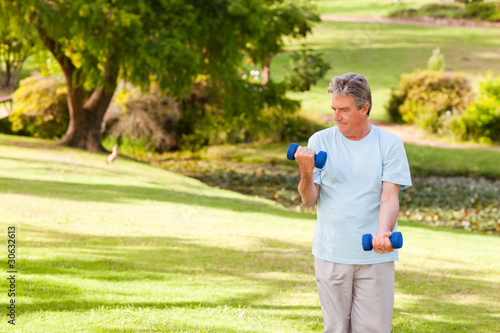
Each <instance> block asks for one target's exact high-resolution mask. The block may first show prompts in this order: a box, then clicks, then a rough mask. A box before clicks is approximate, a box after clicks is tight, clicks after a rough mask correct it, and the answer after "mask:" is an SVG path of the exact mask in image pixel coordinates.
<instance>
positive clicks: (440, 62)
mask: <svg viewBox="0 0 500 333" xmlns="http://www.w3.org/2000/svg"><path fill="white" fill-rule="evenodd" d="M444 66H445V62H444V55H443V54H442V53H441V49H440V48H439V47H436V48H435V49H434V50H432V56H431V57H430V58H429V60H427V69H428V70H430V71H440V70H444Z"/></svg>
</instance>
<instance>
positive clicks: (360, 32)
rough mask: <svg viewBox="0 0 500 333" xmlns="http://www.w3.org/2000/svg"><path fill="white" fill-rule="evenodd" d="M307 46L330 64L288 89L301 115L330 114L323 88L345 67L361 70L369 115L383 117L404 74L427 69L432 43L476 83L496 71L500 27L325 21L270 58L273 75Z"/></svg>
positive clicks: (280, 73)
mask: <svg viewBox="0 0 500 333" xmlns="http://www.w3.org/2000/svg"><path fill="white" fill-rule="evenodd" d="M301 45H305V46H306V47H307V48H311V49H313V50H314V51H315V52H319V53H321V54H323V59H324V60H325V61H326V62H327V63H329V64H330V65H331V69H330V70H329V71H328V72H327V73H326V75H325V76H324V78H323V79H321V80H319V81H318V82H317V83H316V85H314V86H312V87H311V90H310V91H306V92H303V93H300V92H295V93H291V92H290V93H288V95H289V96H290V97H291V98H294V99H297V100H300V101H302V109H303V112H304V113H305V114H310V115H320V114H331V109H330V104H331V101H330V98H331V97H330V96H329V95H328V93H327V91H326V88H327V87H328V84H329V82H330V80H331V79H332V78H333V77H334V76H336V75H340V74H343V73H347V72H355V73H360V74H363V75H364V76H365V77H366V78H367V80H368V83H369V84H370V87H371V89H372V93H373V109H372V112H371V117H372V118H375V119H379V120H387V119H388V116H387V114H386V111H385V105H386V104H387V102H388V100H389V96H390V92H391V88H399V78H400V76H401V75H402V74H405V73H411V72H413V71H415V70H417V69H426V68H427V60H428V59H429V57H430V56H431V55H432V52H433V50H434V49H435V48H437V47H439V48H440V50H441V53H442V54H443V55H444V60H445V69H446V70H447V71H456V72H463V73H465V74H466V75H467V76H468V77H469V78H470V79H471V80H472V82H477V81H478V80H479V79H480V78H481V77H484V76H485V75H486V72H487V71H488V70H492V71H493V73H494V74H495V75H500V30H499V29H476V28H458V27H455V28H448V27H426V26H414V25H395V24H387V23H383V22H380V23H363V22H359V23H355V22H331V21H323V22H321V23H318V24H316V25H315V27H314V29H313V32H312V34H311V35H310V36H308V37H307V38H306V39H303V40H298V41H297V40H289V41H288V43H287V50H286V52H283V53H280V54H278V55H277V56H275V57H274V58H273V61H272V65H271V68H272V78H273V80H276V81H281V80H282V79H283V77H284V74H285V69H286V68H287V66H288V62H289V59H290V54H291V52H292V51H296V50H298V49H300V48H301Z"/></svg>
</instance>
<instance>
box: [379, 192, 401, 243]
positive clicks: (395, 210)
mask: <svg viewBox="0 0 500 333" xmlns="http://www.w3.org/2000/svg"><path fill="white" fill-rule="evenodd" d="M398 214H399V200H398V198H397V197H396V198H391V199H389V200H381V201H380V212H379V216H378V233H377V234H378V235H382V234H384V233H386V232H388V231H391V232H392V230H393V229H394V226H395V225H396V221H397V219H398Z"/></svg>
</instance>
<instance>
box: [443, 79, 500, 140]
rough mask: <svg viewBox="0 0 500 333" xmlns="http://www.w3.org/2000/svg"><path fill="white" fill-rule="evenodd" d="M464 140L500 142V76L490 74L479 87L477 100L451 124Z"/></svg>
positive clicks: (453, 129)
mask: <svg viewBox="0 0 500 333" xmlns="http://www.w3.org/2000/svg"><path fill="white" fill-rule="evenodd" d="M450 127H451V131H452V132H453V133H454V134H455V135H457V136H458V137H460V138H461V139H464V140H473V141H478V142H481V143H491V142H492V141H493V142H500V76H498V77H497V78H496V79H495V78H493V76H492V75H491V74H489V75H488V76H487V77H486V79H484V80H483V81H482V82H481V83H480V85H479V95H478V98H477V100H476V101H475V102H474V103H473V104H471V105H470V106H469V107H468V108H467V109H466V110H465V111H464V112H463V113H462V114H461V115H460V116H458V117H455V119H453V121H452V122H451V124H450Z"/></svg>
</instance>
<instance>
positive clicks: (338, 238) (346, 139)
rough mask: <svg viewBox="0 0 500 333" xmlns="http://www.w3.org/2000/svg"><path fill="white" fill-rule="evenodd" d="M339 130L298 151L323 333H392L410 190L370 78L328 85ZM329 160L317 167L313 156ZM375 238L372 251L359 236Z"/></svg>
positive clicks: (351, 77)
mask: <svg viewBox="0 0 500 333" xmlns="http://www.w3.org/2000/svg"><path fill="white" fill-rule="evenodd" d="M328 92H329V93H330V94H332V110H333V112H334V120H335V122H336V123H337V126H335V127H332V128H328V129H326V130H323V131H320V132H317V133H315V134H314V135H313V136H312V137H311V138H310V139H309V144H308V147H299V148H298V149H297V151H296V153H295V158H296V160H297V163H298V164H299V167H300V183H299V188H298V190H299V193H300V195H301V197H302V201H303V203H304V204H305V205H307V206H309V207H311V206H314V205H315V204H316V203H317V204H318V208H317V222H316V228H315V233H314V241H313V249H312V253H313V255H314V257H315V271H316V281H317V286H318V294H319V299H320V303H321V310H322V313H323V321H324V329H325V330H324V331H325V332H364V333H365V332H370V333H374V332H390V331H391V324H392V313H393V307H394V275H395V271H394V261H397V260H398V253H397V250H394V248H393V247H392V244H391V241H390V239H389V237H390V236H391V235H392V232H393V231H395V230H396V229H397V224H396V220H397V216H398V212H399V199H398V194H399V190H400V189H405V188H407V187H409V186H411V177H410V170H409V166H408V160H407V157H406V152H405V150H404V146H403V143H402V141H401V140H400V139H399V138H398V137H397V136H395V135H393V134H392V133H389V132H387V131H384V130H382V129H380V128H378V127H376V126H374V125H372V124H370V123H369V121H368V116H369V114H370V110H371V107H372V98H371V90H370V87H369V85H368V83H367V81H366V79H365V78H364V77H363V76H362V75H360V74H355V73H348V74H344V75H341V76H337V77H335V78H334V79H333V80H332V81H331V82H330V86H329V87H328ZM321 150H322V151H325V152H326V153H327V154H328V160H327V163H326V165H325V166H324V167H323V168H322V169H321V170H320V169H317V168H315V167H314V154H315V153H316V152H319V151H321ZM366 233H371V234H373V235H376V236H374V238H373V242H372V244H373V248H374V251H371V252H365V251H364V250H363V248H362V245H361V239H362V235H363V234H366Z"/></svg>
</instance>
